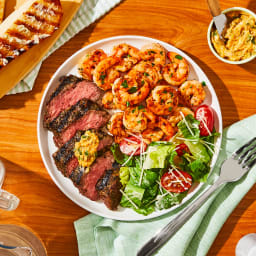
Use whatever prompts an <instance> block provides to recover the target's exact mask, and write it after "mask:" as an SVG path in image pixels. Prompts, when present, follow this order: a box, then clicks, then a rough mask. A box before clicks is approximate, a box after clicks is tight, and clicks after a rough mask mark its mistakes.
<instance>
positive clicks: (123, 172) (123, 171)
mask: <svg viewBox="0 0 256 256" xmlns="http://www.w3.org/2000/svg"><path fill="white" fill-rule="evenodd" d="M129 168H130V167H126V166H125V167H121V168H120V170H119V177H120V182H121V184H122V185H123V187H125V186H126V184H127V183H128V181H129V179H130V171H129Z"/></svg>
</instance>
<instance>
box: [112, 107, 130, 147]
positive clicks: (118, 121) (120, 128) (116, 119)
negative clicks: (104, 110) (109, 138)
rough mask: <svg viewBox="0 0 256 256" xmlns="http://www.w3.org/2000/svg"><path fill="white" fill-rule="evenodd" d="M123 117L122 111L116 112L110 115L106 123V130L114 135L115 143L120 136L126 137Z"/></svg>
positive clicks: (119, 139)
mask: <svg viewBox="0 0 256 256" xmlns="http://www.w3.org/2000/svg"><path fill="white" fill-rule="evenodd" d="M123 117H124V113H123V112H117V113H115V114H114V115H112V116H111V118H110V121H109V123H108V125H107V129H108V131H109V132H110V133H111V134H112V135H113V136H114V137H115V142H117V143H119V142H120V141H121V140H122V138H124V137H127V133H126V131H125V128H124V125H123Z"/></svg>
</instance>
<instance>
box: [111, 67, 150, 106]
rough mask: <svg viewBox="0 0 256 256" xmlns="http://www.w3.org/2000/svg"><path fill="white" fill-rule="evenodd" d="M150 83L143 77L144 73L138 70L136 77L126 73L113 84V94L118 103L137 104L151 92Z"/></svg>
mask: <svg viewBox="0 0 256 256" xmlns="http://www.w3.org/2000/svg"><path fill="white" fill-rule="evenodd" d="M149 91H150V85H149V83H148V82H147V80H144V79H143V74H141V73H139V72H137V73H136V76H135V77H132V78H131V77H129V76H128V75H126V76H125V77H122V78H120V79H118V80H117V81H116V82H115V83H114V86H113V94H114V95H115V97H116V99H117V101H116V102H117V103H118V104H121V105H126V106H127V107H129V106H130V105H131V106H133V105H136V104H139V103H140V102H142V101H143V100H144V99H145V98H146V97H147V96H148V94H149Z"/></svg>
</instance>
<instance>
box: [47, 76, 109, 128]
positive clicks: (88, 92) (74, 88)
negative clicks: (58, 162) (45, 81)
mask: <svg viewBox="0 0 256 256" xmlns="http://www.w3.org/2000/svg"><path fill="white" fill-rule="evenodd" d="M103 94H104V92H103V91H102V90H101V89H100V88H99V87H97V86H96V84H95V83H93V82H88V81H85V80H83V79H82V78H78V77H76V76H73V75H69V76H63V77H61V78H60V84H59V86H58V87H57V88H56V90H55V91H54V92H53V93H52V95H51V96H50V99H49V101H48V102H47V104H46V113H45V116H44V126H45V127H46V128H48V126H49V123H50V122H51V121H53V120H54V119H55V118H56V117H57V116H58V115H59V114H60V113H61V112H62V111H65V110H67V109H69V108H70V107H71V106H73V105H75V104H76V103H77V102H79V101H80V100H82V99H88V100H91V101H93V102H96V103H97V104H99V105H101V99H102V96H103Z"/></svg>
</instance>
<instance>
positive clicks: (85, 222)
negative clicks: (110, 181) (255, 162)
mask: <svg viewBox="0 0 256 256" xmlns="http://www.w3.org/2000/svg"><path fill="white" fill-rule="evenodd" d="M255 127H256V115H253V116H251V117H249V118H247V119H244V120H242V121H239V122H237V123H235V124H233V125H231V126H230V127H228V128H226V129H225V130H224V131H223V140H222V145H221V151H220V155H219V157H218V161H217V163H216V165H215V168H214V170H213V173H212V175H211V176H210V177H209V179H208V180H209V182H213V181H214V180H216V178H217V176H218V174H219V170H220V165H221V163H222V161H223V160H224V159H226V158H227V157H229V156H230V155H231V154H232V153H233V152H234V151H235V150H236V149H238V148H239V147H240V146H241V145H243V144H244V143H246V142H247V141H249V140H250V139H251V138H252V137H255V136H256V129H255ZM255 182H256V166H254V167H253V168H252V169H251V170H250V172H249V173H248V175H245V176H244V177H243V178H242V179H241V180H240V181H238V182H235V183H228V184H226V185H223V186H222V187H221V188H219V190H217V191H216V192H215V193H214V194H213V195H212V196H211V197H210V198H209V199H208V201H207V202H206V203H205V204H204V205H203V206H202V207H201V208H200V209H199V210H198V211H197V212H196V213H195V214H194V215H193V217H192V218H191V219H190V220H189V221H187V222H186V223H185V225H184V226H183V227H182V228H181V229H180V230H179V231H178V232H177V233H176V234H175V235H174V236H173V237H172V238H171V239H170V240H169V241H168V242H167V243H166V244H165V245H164V246H163V247H162V248H161V249H160V250H159V251H158V252H157V253H156V255H158V256H166V255H168V256H172V255H175V256H194V255H197V256H203V255H206V254H207V252H208V250H209V248H210V246H211V244H212V243H213V241H214V239H215V237H216V236H217V234H218V232H219V230H220V229H221V227H222V225H223V224H224V222H225V221H226V219H227V218H228V216H229V215H230V214H231V212H232V211H233V210H234V208H235V207H236V206H237V204H238V203H239V202H240V200H241V199H242V198H243V197H244V196H245V194H246V193H247V192H248V191H249V190H250V188H251V187H252V186H253V185H254V184H255ZM208 186H209V185H208V184H205V185H204V186H203V188H202V189H201V191H199V192H198V193H197V195H195V196H194V198H193V199H191V200H190V202H191V201H193V200H196V197H197V196H198V194H200V193H202V192H203V190H205V189H206V188H207V187H208ZM186 205H187V204H185V205H184V206H182V207H179V208H177V209H175V210H174V211H173V212H171V213H168V214H166V215H164V216H161V217H158V218H154V219H151V220H145V221H138V222H126V221H115V220H111V219H106V218H103V217H100V216H97V215H95V214H89V215H87V216H85V217H83V218H81V219H79V220H77V221H75V223H74V226H75V230H76V235H77V240H78V248H79V255H80V256H135V255H136V252H137V251H138V249H139V248H140V247H141V246H142V245H143V244H144V243H145V242H146V241H147V240H148V239H150V238H151V237H152V236H153V235H154V234H155V233H156V232H157V231H158V230H159V229H160V228H162V227H164V226H165V225H166V224H167V223H168V222H169V221H170V220H171V219H173V218H174V217H175V216H177V214H179V213H180V212H181V211H182V209H184V207H186Z"/></svg>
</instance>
